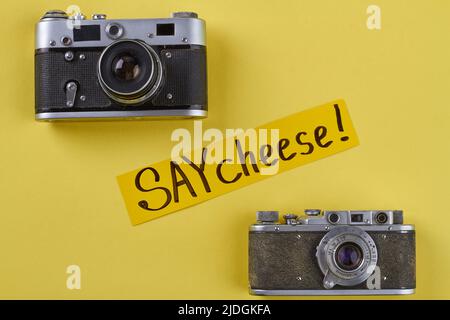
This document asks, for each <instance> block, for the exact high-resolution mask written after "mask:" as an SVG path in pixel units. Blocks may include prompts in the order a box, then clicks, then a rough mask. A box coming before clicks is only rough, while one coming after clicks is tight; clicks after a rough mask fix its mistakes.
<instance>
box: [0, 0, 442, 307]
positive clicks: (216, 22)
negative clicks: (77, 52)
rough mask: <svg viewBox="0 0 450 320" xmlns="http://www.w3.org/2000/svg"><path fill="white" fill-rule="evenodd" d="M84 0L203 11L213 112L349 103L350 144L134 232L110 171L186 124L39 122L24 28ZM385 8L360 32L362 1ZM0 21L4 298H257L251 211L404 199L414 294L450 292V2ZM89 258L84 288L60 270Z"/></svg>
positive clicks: (262, 119)
mask: <svg viewBox="0 0 450 320" xmlns="http://www.w3.org/2000/svg"><path fill="white" fill-rule="evenodd" d="M70 4H77V5H79V6H80V7H81V8H82V10H83V11H84V13H85V14H88V15H90V14H92V13H94V12H99V11H100V12H105V13H107V14H108V15H109V17H110V18H146V17H149V18H150V17H167V16H169V14H170V13H171V12H172V11H181V10H192V11H197V12H198V13H199V15H200V17H202V18H204V19H205V20H206V21H207V41H208V67H209V69H208V74H209V107H210V113H209V118H208V119H207V120H205V121H204V127H217V128H220V129H225V128H236V127H244V128H248V127H255V126H257V125H260V124H263V123H266V122H269V121H271V120H274V119H277V118H280V117H282V116H286V115H289V114H291V113H295V112H298V111H300V110H303V109H305V108H307V107H310V106H315V105H319V104H321V103H324V102H327V101H331V100H333V99H336V98H341V97H342V98H344V99H345V101H346V103H347V105H348V108H349V111H350V114H351V117H352V120H353V123H354V126H355V127H356V131H357V133H358V136H359V139H360V146H358V147H356V148H354V149H351V150H349V151H346V152H343V153H341V154H338V155H335V156H332V157H329V158H326V159H323V160H320V161H317V162H314V163H312V164H309V165H307V166H303V167H300V168H297V169H294V170H291V171H289V172H286V173H283V174H281V175H279V176H276V177H272V178H270V179H266V180H264V181H262V182H259V183H257V184H254V185H251V186H249V187H246V188H243V189H240V190H237V191H234V192H232V193H229V194H226V195H224V196H221V197H219V198H216V199H213V200H211V201H207V202H205V203H202V204H200V205H197V206H194V207H191V208H188V209H186V210H184V211H183V212H178V213H174V214H171V215H168V216H166V217H164V218H161V219H157V220H155V221H151V222H149V223H146V224H143V225H140V226H137V227H132V226H131V225H130V223H129V219H128V215H127V213H126V210H125V206H124V203H123V200H122V198H121V195H120V192H119V188H118V186H117V183H116V176H117V175H118V174H120V173H123V172H127V171H130V170H132V169H135V168H137V167H140V166H143V165H145V164H149V163H153V162H156V161H159V160H163V159H166V158H168V157H169V154H170V150H171V147H172V143H171V141H170V134H171V132H172V130H174V129H175V128H178V127H188V128H191V126H192V122H190V121H164V122H106V123H58V124H49V123H37V122H35V121H34V111H33V107H34V89H33V88H34V84H33V82H34V77H33V64H34V61H33V53H34V52H33V50H34V23H35V22H36V21H37V20H38V19H39V18H40V16H41V15H42V14H43V13H44V11H46V10H47V9H53V8H61V9H65V8H67V6H68V5H70ZM369 4H377V5H379V6H380V7H381V10H382V29H381V30H380V31H369V30H368V29H367V27H366V18H367V15H366V8H367V6H368V5H369ZM2 12H3V13H4V14H3V15H2V17H1V19H0V21H1V22H0V26H1V29H0V30H2V39H1V43H2V50H0V63H1V77H0V92H1V95H0V98H1V107H0V145H1V157H0V179H1V180H0V195H1V199H0V200H1V201H0V214H1V223H0V257H1V258H0V298H69V299H78V298H194V299H195V298H235V299H247V298H253V297H252V296H249V295H248V293H247V228H248V225H249V224H251V223H253V222H254V212H255V210H257V209H275V210H280V211H283V212H285V211H290V212H291V211H292V212H301V211H302V210H303V209H304V208H305V207H320V208H326V209H333V208H335V209H349V208H350V209H359V208H362V209H364V208H401V209H404V210H405V214H406V222H408V223H414V224H415V225H416V227H417V260H418V262H417V274H418V275H417V280H418V282H417V293H416V294H415V295H414V296H412V297H410V298H450V274H449V271H450V254H449V249H448V247H449V244H448V243H449V241H450V231H449V230H450V224H449V220H448V219H449V212H448V207H449V206H448V203H449V201H450V199H449V196H448V193H449V188H448V183H449V181H450V171H449V169H448V165H449V161H450V152H449V142H448V138H449V134H450V127H449V126H448V124H449V123H448V120H449V117H450V108H449V103H448V102H449V98H450V96H449V92H450V44H449V43H450V42H449V39H448V30H449V28H450V21H449V19H448V12H450V2H449V1H444V0H441V1H438V0H435V1H424V0H423V1H406V0H404V1H381V0H376V1H375V0H371V1H362V0H361V1H356V0H355V1H331V0H330V1H299V0H292V1H281V0H280V1H243V0H236V1H235V0H233V1H230V0H226V1H225V0H222V1H216V0H208V1H206V0H205V1H187V0H182V1H181V0H180V1H167V0H164V1H149V0H134V1H131V0H130V1H126V2H124V1H123V0H120V1H113V0H111V1H92V0H91V1H77V2H76V3H74V2H70V1H31V0H30V1H11V2H8V3H6V2H5V3H4V4H3V6H2ZM70 264H77V265H79V266H80V267H81V271H82V278H81V281H82V283H81V285H82V289H81V290H72V291H71V290H68V289H67V288H66V277H67V275H66V273H65V270H66V267H67V266H68V265H70Z"/></svg>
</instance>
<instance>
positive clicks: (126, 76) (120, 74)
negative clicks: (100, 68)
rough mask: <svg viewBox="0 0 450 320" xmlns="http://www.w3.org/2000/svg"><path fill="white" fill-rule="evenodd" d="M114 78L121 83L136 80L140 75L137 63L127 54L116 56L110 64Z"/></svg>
mask: <svg viewBox="0 0 450 320" xmlns="http://www.w3.org/2000/svg"><path fill="white" fill-rule="evenodd" d="M112 69H113V70H112V71H113V73H114V76H115V77H116V78H117V79H118V80H121V81H130V80H135V79H137V78H138V76H139V74H140V73H141V67H140V66H139V61H138V60H137V59H136V58H135V57H133V56H132V55H130V54H129V53H123V54H121V55H119V56H117V57H116V58H115V59H114V61H113V63H112Z"/></svg>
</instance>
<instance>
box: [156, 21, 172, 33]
mask: <svg viewBox="0 0 450 320" xmlns="http://www.w3.org/2000/svg"><path fill="white" fill-rule="evenodd" d="M156 35H158V36H173V35H175V24H173V23H158V24H157V25H156Z"/></svg>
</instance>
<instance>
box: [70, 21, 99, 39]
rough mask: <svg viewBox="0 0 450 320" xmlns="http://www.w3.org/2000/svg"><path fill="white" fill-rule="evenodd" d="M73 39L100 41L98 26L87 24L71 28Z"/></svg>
mask: <svg viewBox="0 0 450 320" xmlns="http://www.w3.org/2000/svg"><path fill="white" fill-rule="evenodd" d="M73 40H74V41H77V42H78V41H100V26H99V25H87V26H80V27H78V28H76V27H75V28H73Z"/></svg>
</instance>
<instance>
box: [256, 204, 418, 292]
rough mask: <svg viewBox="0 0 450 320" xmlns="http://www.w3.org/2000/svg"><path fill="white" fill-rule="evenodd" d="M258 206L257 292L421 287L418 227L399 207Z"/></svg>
mask: <svg viewBox="0 0 450 320" xmlns="http://www.w3.org/2000/svg"><path fill="white" fill-rule="evenodd" d="M305 214H306V216H304V217H301V218H298V217H297V216H296V215H293V214H287V215H285V216H284V219H285V223H278V212H277V211H259V212H257V215H256V216H257V223H256V224H254V225H252V226H251V227H250V231H249V281H250V292H251V293H252V294H256V295H377V294H378V295H395V294H412V293H414V291H415V287H416V254H415V229H414V226H413V225H407V224H403V212H402V211H398V210H364V211H322V210H315V209H314V210H305Z"/></svg>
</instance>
